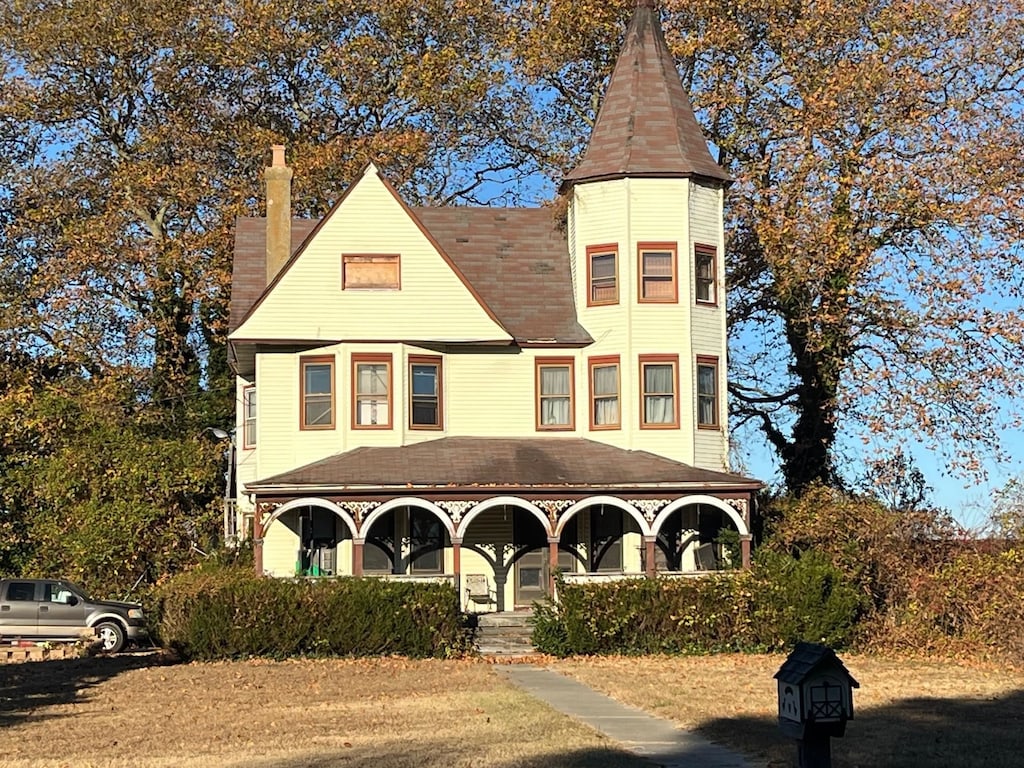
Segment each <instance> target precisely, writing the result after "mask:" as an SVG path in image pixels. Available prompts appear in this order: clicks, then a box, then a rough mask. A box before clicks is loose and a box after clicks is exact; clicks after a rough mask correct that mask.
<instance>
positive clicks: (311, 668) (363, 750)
mask: <svg viewBox="0 0 1024 768" xmlns="http://www.w3.org/2000/svg"><path fill="white" fill-rule="evenodd" d="M154 662H155V657H153V656H137V655H124V656H120V657H116V658H108V659H102V658H97V659H76V660H68V661H40V662H28V663H23V664H8V665H3V666H0V766H4V767H5V768H15V767H17V768H30V767H31V768H39V767H42V766H68V767H69V768H70V767H73V768H89V767H90V766H111V767H113V766H125V767H127V766H131V767H132V768H150V767H152V768H156V767H157V766H175V767H177V768H198V766H204V768H205V767H206V766H238V767H239V768H240V767H241V766H246V768H300V767H301V768H307V767H309V768H329V767H331V768H333V766H344V767H345V768H371V767H372V768H414V767H415V768H442V766H443V767H444V768H450V767H456V768H458V767H459V766H464V767H465V768H469V767H470V766H472V767H473V768H542V767H543V768H560V767H561V768H587V766H598V765H599V766H608V768H641V766H644V765H645V764H644V763H643V762H642V761H640V760H638V759H637V758H635V757H633V756H631V755H629V754H627V753H625V752H624V751H622V750H621V749H620V748H619V747H618V746H617V745H616V744H614V743H613V742H611V741H609V740H608V739H606V738H604V737H602V736H600V735H598V734H595V733H594V732H593V731H591V730H589V729H587V728H585V727H584V726H582V725H579V724H577V723H575V722H574V721H572V720H569V719H568V718H566V717H563V716H560V715H556V714H555V713H553V712H552V710H550V709H549V708H548V707H546V706H545V705H542V704H539V703H538V702H536V701H535V700H533V699H531V698H530V697H529V696H527V695H526V694H524V693H522V692H520V691H519V690H518V689H514V688H512V687H510V685H509V684H508V683H506V682H505V681H503V680H502V679H501V678H499V677H498V676H497V675H495V674H494V672H493V670H492V669H491V667H490V666H489V665H487V664H483V663H479V662H440V661H423V662H408V661H403V660H398V659H383V660H373V661H344V660H319V661H292V662H282V663H274V662H267V661H251V662H237V663H217V664H180V665H175V666H154V665H153V664H154Z"/></svg>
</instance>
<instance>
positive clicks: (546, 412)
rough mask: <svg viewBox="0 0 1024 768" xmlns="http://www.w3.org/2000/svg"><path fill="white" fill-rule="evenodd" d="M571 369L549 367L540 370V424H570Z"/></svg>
mask: <svg viewBox="0 0 1024 768" xmlns="http://www.w3.org/2000/svg"><path fill="white" fill-rule="evenodd" d="M569 402H570V397H569V369H568V368H562V367H555V366H548V367H546V368H541V369H540V423H541V424H545V425H547V426H554V425H559V424H569Z"/></svg>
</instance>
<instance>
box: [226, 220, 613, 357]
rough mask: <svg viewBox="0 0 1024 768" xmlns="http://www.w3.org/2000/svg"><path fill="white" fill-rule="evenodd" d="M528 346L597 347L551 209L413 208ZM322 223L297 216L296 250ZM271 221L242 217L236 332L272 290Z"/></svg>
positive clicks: (234, 292) (232, 326)
mask: <svg viewBox="0 0 1024 768" xmlns="http://www.w3.org/2000/svg"><path fill="white" fill-rule="evenodd" d="M410 211H411V212H412V214H413V215H414V216H415V217H416V218H417V219H418V221H419V222H420V224H421V225H422V226H423V227H424V229H425V230H426V231H427V232H428V233H429V235H430V236H431V237H432V238H433V239H434V240H435V241H436V242H437V244H438V246H439V247H441V248H442V249H443V250H444V252H445V253H446V254H447V256H448V257H449V258H450V259H451V261H452V263H454V264H455V265H456V267H457V268H458V269H459V271H461V272H462V274H463V276H464V277H465V278H466V280H468V281H469V283H470V286H471V288H472V289H473V290H475V291H476V292H477V293H478V294H479V295H480V297H481V299H482V300H483V301H484V302H485V303H486V305H487V306H488V307H490V308H491V310H493V312H494V313H495V315H497V319H498V321H499V322H500V323H501V324H502V325H503V326H504V327H505V328H506V329H507V330H508V332H509V333H510V334H511V335H512V336H513V338H514V339H515V340H516V341H517V342H520V343H529V342H536V341H548V342H558V343H562V344H579V345H583V344H589V343H590V342H591V341H593V339H592V338H591V337H590V335H589V334H588V333H587V332H586V330H585V329H584V328H583V327H582V326H581V325H580V324H579V322H578V321H577V319H576V308H575V305H574V303H573V287H572V277H571V274H570V270H569V250H568V244H567V241H566V237H565V233H564V232H563V231H562V230H561V229H560V228H559V226H558V223H557V222H556V220H555V214H554V213H553V212H552V211H551V210H550V209H547V208H468V207H452V208H426V207H421V208H410ZM318 224H319V221H318V220H315V219H292V252H293V253H294V252H295V251H296V250H298V248H299V247H300V246H301V245H302V243H303V242H304V241H305V239H306V238H307V237H308V236H309V235H310V233H312V232H313V230H314V229H315V228H316V227H317V225H318ZM265 243H266V219H264V218H239V219H238V221H237V223H236V226H235V258H234V267H233V271H232V283H231V315H230V323H229V330H231V331H234V330H236V329H237V328H238V327H239V326H240V325H241V322H242V320H243V319H244V318H245V316H246V313H247V312H249V310H250V309H251V308H252V306H253V305H254V304H255V303H256V302H257V301H258V300H259V298H260V296H261V295H262V294H263V292H264V290H265V284H264V283H265V279H266V266H265V263H266V261H265V259H266V250H265V249H266V246H265Z"/></svg>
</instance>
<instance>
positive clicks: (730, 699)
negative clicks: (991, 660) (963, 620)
mask: <svg viewBox="0 0 1024 768" xmlns="http://www.w3.org/2000/svg"><path fill="white" fill-rule="evenodd" d="M842 659H843V661H844V663H845V664H846V667H847V669H849V670H850V673H851V674H852V675H853V676H854V678H856V680H857V682H859V683H860V685H861V687H860V689H859V690H857V691H855V692H854V718H855V719H854V721H853V722H851V723H850V724H849V725H848V726H847V730H846V736H845V737H844V738H842V739H833V741H832V758H833V765H834V766H835V768H854V767H855V766H856V767H858V768H868V767H869V766H870V767H872V768H883V767H884V768H922V767H923V766H942V767H943V768H980V767H981V766H985V768H1010V767H1011V766H1013V767H1014V768H1017V767H1018V766H1024V672H1022V671H1020V670H1012V669H1006V668H1002V667H998V666H995V665H992V664H961V663H954V662H949V661H922V660H893V659H880V658H876V657H870V656H856V655H849V656H847V655H842ZM783 660H784V657H782V656H731V655H730V656H713V657H688V658H674V657H673V658H658V657H647V658H638V659H633V658H630V659H624V658H614V659H609V658H603V659H582V660H573V661H564V662H558V663H557V664H556V669H559V670H560V671H562V672H565V673H566V674H569V675H571V676H573V677H575V678H577V679H578V680H580V681H582V682H584V683H587V684H588V685H590V686H591V687H593V688H596V689H598V690H601V691H604V692H605V693H608V694H609V695H611V696H613V697H614V698H616V699H619V700H620V701H624V702H627V703H630V704H633V705H635V706H638V707H641V708H643V709H646V710H647V711H649V712H653V713H655V714H658V715H661V716H663V717H666V718H669V719H671V720H675V721H676V722H678V723H679V724H680V725H683V726H685V727H688V728H695V729H698V730H699V731H701V732H702V733H703V734H704V735H705V736H706V737H708V738H710V739H712V740H714V741H718V742H721V743H724V744H728V745H730V746H732V747H734V748H736V749H740V750H742V751H744V752H746V753H747V754H750V755H753V756H755V757H757V758H758V759H759V761H761V762H767V764H768V765H770V766H773V767H775V766H779V767H781V766H791V765H795V764H796V760H795V755H796V750H795V746H794V742H791V741H788V740H786V739H784V738H782V737H781V736H780V735H779V732H778V726H777V722H778V721H777V704H776V692H775V680H773V679H772V676H773V675H774V674H775V673H776V672H777V671H778V669H779V667H780V666H781V664H782V662H783Z"/></svg>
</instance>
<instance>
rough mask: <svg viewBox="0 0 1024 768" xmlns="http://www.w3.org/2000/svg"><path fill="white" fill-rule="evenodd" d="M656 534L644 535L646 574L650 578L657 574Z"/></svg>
mask: <svg viewBox="0 0 1024 768" xmlns="http://www.w3.org/2000/svg"><path fill="white" fill-rule="evenodd" d="M654 542H655V537H654V536H644V574H645V575H646V576H647V578H648V579H653V578H654V576H655V573H656V571H655V569H654Z"/></svg>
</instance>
